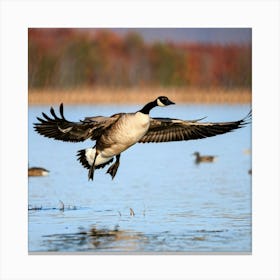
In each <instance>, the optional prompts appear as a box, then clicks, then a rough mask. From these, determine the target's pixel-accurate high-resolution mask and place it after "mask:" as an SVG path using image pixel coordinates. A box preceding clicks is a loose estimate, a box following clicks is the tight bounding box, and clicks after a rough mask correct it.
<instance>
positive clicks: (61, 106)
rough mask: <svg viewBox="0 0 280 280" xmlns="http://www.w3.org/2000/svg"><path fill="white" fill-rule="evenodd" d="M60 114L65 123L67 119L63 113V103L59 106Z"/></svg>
mask: <svg viewBox="0 0 280 280" xmlns="http://www.w3.org/2000/svg"><path fill="white" fill-rule="evenodd" d="M59 112H60V115H61V117H62V119H63V120H64V121H65V120H66V119H65V117H64V113H63V103H61V104H60V106H59Z"/></svg>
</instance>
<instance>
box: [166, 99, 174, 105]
mask: <svg viewBox="0 0 280 280" xmlns="http://www.w3.org/2000/svg"><path fill="white" fill-rule="evenodd" d="M167 102H168V103H167V105H172V104H175V103H174V102H172V101H171V100H169V99H168V101H167Z"/></svg>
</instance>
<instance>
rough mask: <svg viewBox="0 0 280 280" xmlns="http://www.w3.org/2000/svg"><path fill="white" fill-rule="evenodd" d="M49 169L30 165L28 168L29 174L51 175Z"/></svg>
mask: <svg viewBox="0 0 280 280" xmlns="http://www.w3.org/2000/svg"><path fill="white" fill-rule="evenodd" d="M49 172H50V171H49V170H47V169H45V168H42V167H30V168H28V176H47V175H49Z"/></svg>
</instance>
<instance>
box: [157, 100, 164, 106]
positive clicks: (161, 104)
mask: <svg viewBox="0 0 280 280" xmlns="http://www.w3.org/2000/svg"><path fill="white" fill-rule="evenodd" d="M157 105H158V106H161V107H164V106H166V105H164V104H163V103H162V102H161V101H160V100H159V99H157Z"/></svg>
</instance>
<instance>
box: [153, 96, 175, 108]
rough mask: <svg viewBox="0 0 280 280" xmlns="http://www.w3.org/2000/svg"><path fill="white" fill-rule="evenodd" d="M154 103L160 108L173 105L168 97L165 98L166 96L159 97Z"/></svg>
mask: <svg viewBox="0 0 280 280" xmlns="http://www.w3.org/2000/svg"><path fill="white" fill-rule="evenodd" d="M155 101H156V103H157V105H158V106H161V107H164V106H168V105H172V104H175V103H174V102H172V101H171V100H169V99H168V97H166V96H159V97H158V98H157V99H156V100H155Z"/></svg>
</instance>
